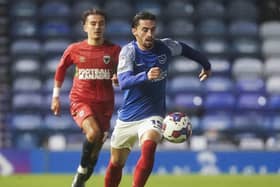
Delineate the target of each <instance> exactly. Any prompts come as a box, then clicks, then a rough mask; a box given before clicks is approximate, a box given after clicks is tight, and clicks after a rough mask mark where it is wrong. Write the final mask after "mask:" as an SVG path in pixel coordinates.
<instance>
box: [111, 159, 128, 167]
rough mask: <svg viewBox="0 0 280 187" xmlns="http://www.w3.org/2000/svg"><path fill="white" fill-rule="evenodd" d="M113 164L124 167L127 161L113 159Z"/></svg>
mask: <svg viewBox="0 0 280 187" xmlns="http://www.w3.org/2000/svg"><path fill="white" fill-rule="evenodd" d="M111 163H112V164H113V165H114V166H118V167H124V165H125V160H124V159H121V158H116V157H111Z"/></svg>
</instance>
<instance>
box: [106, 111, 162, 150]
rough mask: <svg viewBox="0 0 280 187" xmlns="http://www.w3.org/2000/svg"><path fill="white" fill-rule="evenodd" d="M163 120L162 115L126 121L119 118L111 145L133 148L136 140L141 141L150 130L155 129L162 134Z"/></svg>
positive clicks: (120, 147) (117, 147)
mask: <svg viewBox="0 0 280 187" xmlns="http://www.w3.org/2000/svg"><path fill="white" fill-rule="evenodd" d="M162 121H163V118H162V117H160V116H151V117H148V118H145V119H143V120H139V121H130V122H124V121H121V120H119V119H118V120H117V123H116V126H115V128H114V131H113V134H112V137H111V146H112V147H113V148H116V149H122V148H128V149H129V150H131V149H132V147H133V146H134V144H135V142H136V141H137V140H138V141H139V142H140V138H141V136H142V135H143V134H144V133H145V132H146V131H148V130H155V131H157V132H158V133H159V134H160V135H161V136H162V130H161V126H162Z"/></svg>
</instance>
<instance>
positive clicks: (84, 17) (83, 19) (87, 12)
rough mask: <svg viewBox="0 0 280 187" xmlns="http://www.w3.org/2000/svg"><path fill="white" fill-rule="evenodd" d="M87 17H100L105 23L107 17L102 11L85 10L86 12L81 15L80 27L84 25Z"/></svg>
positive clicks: (94, 9)
mask: <svg viewBox="0 0 280 187" xmlns="http://www.w3.org/2000/svg"><path fill="white" fill-rule="evenodd" d="M89 15H100V16H103V17H104V19H105V22H106V20H107V15H106V13H105V12H104V11H102V10H100V9H96V8H92V9H89V10H86V11H84V12H83V15H82V25H85V23H86V20H87V17H88V16H89Z"/></svg>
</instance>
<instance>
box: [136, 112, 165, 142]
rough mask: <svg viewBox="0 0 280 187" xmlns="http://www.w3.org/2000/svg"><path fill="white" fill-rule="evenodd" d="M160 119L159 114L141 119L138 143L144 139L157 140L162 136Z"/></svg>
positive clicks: (161, 119)
mask: <svg viewBox="0 0 280 187" xmlns="http://www.w3.org/2000/svg"><path fill="white" fill-rule="evenodd" d="M162 121H163V118H162V117H160V116H152V117H149V118H146V119H145V120H143V122H142V124H141V125H140V127H139V130H138V137H139V143H140V144H142V143H143V142H144V141H145V140H153V141H155V142H157V143H158V142H159V141H160V140H161V138H162V129H161V126H162Z"/></svg>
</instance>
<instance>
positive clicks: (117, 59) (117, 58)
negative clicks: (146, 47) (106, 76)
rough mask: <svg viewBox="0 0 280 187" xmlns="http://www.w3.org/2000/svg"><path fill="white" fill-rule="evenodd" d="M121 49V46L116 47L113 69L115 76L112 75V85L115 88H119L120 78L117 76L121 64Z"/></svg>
mask: <svg viewBox="0 0 280 187" xmlns="http://www.w3.org/2000/svg"><path fill="white" fill-rule="evenodd" d="M120 50H121V48H120V47H119V46H117V47H116V49H115V52H114V68H113V75H112V78H111V80H112V84H113V85H114V86H119V81H118V76H117V68H118V62H119V54H120Z"/></svg>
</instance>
